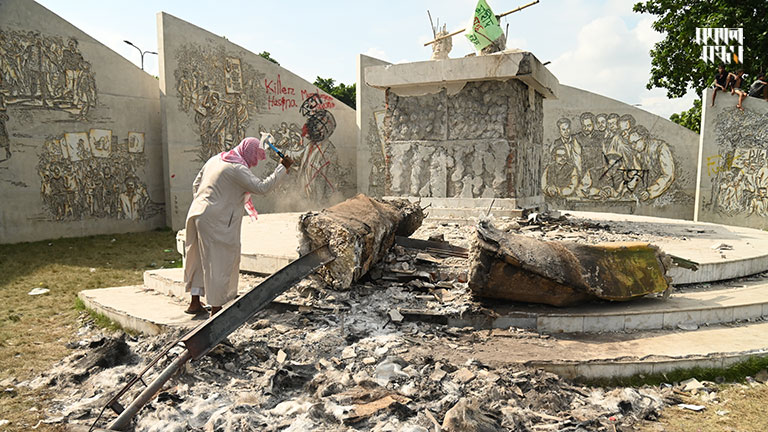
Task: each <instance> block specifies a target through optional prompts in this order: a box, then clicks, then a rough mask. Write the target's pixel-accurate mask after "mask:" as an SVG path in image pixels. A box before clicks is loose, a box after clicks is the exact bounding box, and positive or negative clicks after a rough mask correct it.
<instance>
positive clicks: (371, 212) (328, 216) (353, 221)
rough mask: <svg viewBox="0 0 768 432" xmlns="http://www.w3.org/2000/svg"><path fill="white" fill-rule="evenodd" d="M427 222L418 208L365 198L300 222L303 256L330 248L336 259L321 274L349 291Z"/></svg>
mask: <svg viewBox="0 0 768 432" xmlns="http://www.w3.org/2000/svg"><path fill="white" fill-rule="evenodd" d="M423 220H424V212H423V211H422V209H421V207H420V206H419V205H418V204H414V203H411V202H410V201H408V200H399V199H395V200H386V201H385V200H379V199H375V198H370V197H368V196H365V195H363V194H360V195H357V196H356V197H354V198H350V199H348V200H346V201H344V202H342V203H339V204H336V205H335V206H333V207H329V208H327V209H325V210H322V211H320V212H309V213H305V214H303V215H302V216H301V218H300V220H299V233H300V234H299V235H300V237H301V239H300V251H299V253H300V254H301V255H304V254H305V253H307V252H309V251H311V250H313V249H315V248H317V247H320V246H322V245H325V244H328V245H329V246H330V248H331V251H333V253H334V254H335V255H336V259H335V260H334V261H333V262H331V263H330V264H328V265H326V266H325V267H323V268H321V269H320V270H319V271H318V274H319V275H320V277H321V278H322V279H323V281H324V282H325V283H326V284H328V285H329V286H330V287H332V288H335V289H347V288H349V287H350V285H352V282H354V281H356V280H357V279H359V278H360V277H361V276H363V275H365V274H366V273H367V272H368V270H369V269H370V268H371V265H373V264H374V263H375V262H377V261H379V260H381V259H382V258H383V257H384V256H385V255H386V253H387V251H388V250H389V248H390V247H391V246H392V244H393V243H394V242H395V236H396V235H398V236H409V235H411V234H412V233H413V232H414V231H416V230H417V229H418V228H419V227H420V226H421V222H422V221H423Z"/></svg>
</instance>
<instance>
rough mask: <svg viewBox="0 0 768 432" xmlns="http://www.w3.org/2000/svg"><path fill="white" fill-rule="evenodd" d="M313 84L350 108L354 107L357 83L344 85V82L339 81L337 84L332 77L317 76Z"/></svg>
mask: <svg viewBox="0 0 768 432" xmlns="http://www.w3.org/2000/svg"><path fill="white" fill-rule="evenodd" d="M313 84H314V85H316V86H317V87H318V88H319V89H321V90H323V91H324V92H326V93H328V94H329V95H331V96H333V97H335V98H336V99H338V100H340V101H342V102H344V103H345V104H347V105H348V106H349V107H350V108H353V109H354V108H355V106H356V102H355V98H356V94H357V84H352V85H346V84H344V83H339V84H338V85H336V80H334V79H333V78H320V77H317V79H316V80H315V82H314V83H313Z"/></svg>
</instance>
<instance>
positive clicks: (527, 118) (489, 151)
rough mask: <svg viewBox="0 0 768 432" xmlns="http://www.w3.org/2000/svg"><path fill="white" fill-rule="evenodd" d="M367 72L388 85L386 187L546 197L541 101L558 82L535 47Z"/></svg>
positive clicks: (529, 203)
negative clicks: (542, 189)
mask: <svg viewBox="0 0 768 432" xmlns="http://www.w3.org/2000/svg"><path fill="white" fill-rule="evenodd" d="M365 80H366V84H367V85H369V86H371V87H375V88H378V89H382V90H384V91H385V98H386V109H385V112H384V113H383V121H382V136H383V137H384V138H385V139H384V146H383V151H384V152H385V161H386V171H385V174H386V179H385V180H383V183H384V184H386V194H388V195H395V196H409V197H432V198H446V197H450V198H462V199H472V198H487V199H492V198H506V199H514V200H515V202H516V204H517V206H518V207H521V208H526V207H536V206H540V205H541V204H543V202H544V200H543V196H542V191H541V177H542V162H541V161H542V153H543V108H542V102H543V99H544V98H556V92H557V88H558V86H559V84H558V82H557V79H556V78H555V77H554V76H553V75H552V74H551V73H550V72H549V71H548V70H547V69H546V68H544V66H543V65H542V64H541V63H540V62H539V60H538V59H536V57H535V56H534V55H533V54H531V53H529V52H521V51H514V52H504V53H498V54H494V55H490V56H478V57H465V58H459V59H447V60H438V61H427V62H417V63H407V64H398V65H382V66H371V67H368V68H366V70H365ZM380 183H382V182H380Z"/></svg>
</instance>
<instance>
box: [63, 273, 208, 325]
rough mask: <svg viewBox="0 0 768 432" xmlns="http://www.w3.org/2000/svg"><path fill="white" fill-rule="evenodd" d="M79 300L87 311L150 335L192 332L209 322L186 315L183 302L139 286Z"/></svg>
mask: <svg viewBox="0 0 768 432" xmlns="http://www.w3.org/2000/svg"><path fill="white" fill-rule="evenodd" d="M77 297H78V298H80V300H82V301H83V303H84V304H85V307H86V308H88V309H90V310H93V311H96V312H98V313H100V314H103V315H105V316H106V317H107V318H109V319H111V320H112V321H115V322H116V323H118V324H120V325H121V326H122V327H123V328H125V329H127V330H131V331H134V332H138V333H142V334H147V335H156V334H160V333H163V332H165V331H168V330H169V329H171V328H179V327H184V328H186V327H189V328H191V327H194V326H196V325H198V324H199V323H201V322H202V321H204V320H205V319H206V318H207V315H198V316H192V315H188V314H185V313H184V309H185V308H186V304H185V302H184V301H182V300H180V299H176V298H174V297H170V296H167V295H163V294H161V293H159V292H156V291H152V290H148V289H146V288H144V287H143V286H140V285H134V286H124V287H112V288H99V289H91V290H84V291H80V292H79V293H78V294H77Z"/></svg>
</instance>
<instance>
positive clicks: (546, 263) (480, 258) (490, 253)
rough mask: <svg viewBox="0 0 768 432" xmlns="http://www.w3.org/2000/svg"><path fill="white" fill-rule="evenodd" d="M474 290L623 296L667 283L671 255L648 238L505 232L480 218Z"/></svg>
mask: <svg viewBox="0 0 768 432" xmlns="http://www.w3.org/2000/svg"><path fill="white" fill-rule="evenodd" d="M470 259H471V264H470V275H469V286H470V288H471V289H472V292H473V294H474V295H476V296H479V297H487V298H494V299H503V300H512V301H522V302H531V303H545V304H550V305H553V306H567V305H572V304H576V303H579V302H583V301H586V300H589V299H595V298H600V299H604V300H613V301H622V300H630V299H632V298H636V297H640V296H644V295H646V294H650V293H660V292H663V291H665V290H666V289H668V288H669V280H668V279H667V277H666V272H667V269H669V268H670V267H671V266H672V262H671V259H670V258H669V257H668V256H667V255H665V254H664V253H663V252H661V250H660V249H659V248H658V247H657V246H654V245H652V244H649V243H644V242H617V243H603V244H597V245H586V244H579V243H573V242H564V241H563V242H555V241H543V240H538V239H533V238H530V237H526V236H524V235H520V234H514V233H506V232H504V231H500V230H498V229H496V228H494V227H493V226H491V225H490V224H489V223H488V222H487V221H481V222H480V223H479V224H478V226H477V239H476V243H475V244H474V246H473V248H472V252H471V257H470Z"/></svg>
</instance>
